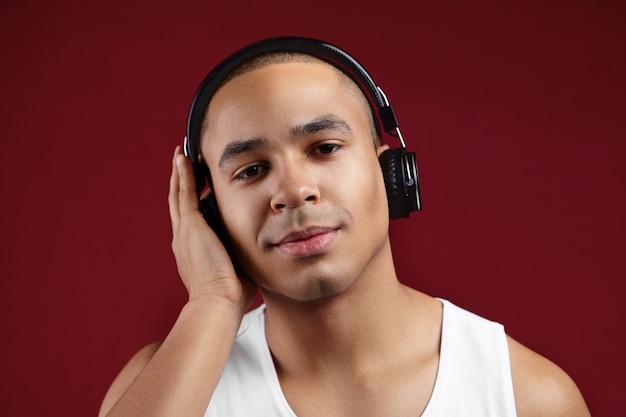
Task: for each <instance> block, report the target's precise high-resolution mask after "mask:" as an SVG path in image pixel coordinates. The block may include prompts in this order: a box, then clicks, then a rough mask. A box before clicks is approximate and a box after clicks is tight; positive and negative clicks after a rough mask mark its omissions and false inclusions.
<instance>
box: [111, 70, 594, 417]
mask: <svg viewBox="0 0 626 417" xmlns="http://www.w3.org/2000/svg"><path fill="white" fill-rule="evenodd" d="M207 117H208V123H207V129H206V132H205V134H204V137H203V141H202V151H203V156H204V158H205V161H206V163H207V164H208V165H209V168H210V169H211V173H212V177H213V182H214V186H215V194H216V198H217V201H218V205H219V206H220V207H221V208H228V209H227V210H222V217H223V222H224V225H225V228H226V230H227V233H228V234H229V237H230V239H231V241H232V248H231V250H232V253H233V254H234V256H235V257H236V259H237V260H238V263H239V265H240V267H241V270H238V271H237V272H236V271H235V269H234V268H233V266H232V264H231V262H230V258H229V255H228V253H227V252H226V250H225V249H224V247H223V246H222V244H221V242H220V241H219V239H218V238H217V237H216V236H215V234H214V233H213V232H212V230H211V229H210V228H209V227H208V226H207V225H206V223H205V222H204V220H203V218H202V216H201V214H200V213H199V212H198V210H197V196H196V195H195V191H194V190H195V186H194V179H193V174H192V170H191V165H190V163H189V161H188V160H187V159H186V158H184V157H183V155H182V154H181V151H180V148H177V149H176V151H175V154H174V159H173V166H172V177H171V181H170V196H169V203H170V214H171V219H172V229H173V242H172V247H173V250H174V254H175V257H176V261H177V264H178V270H179V273H180V276H181V278H182V280H183V282H184V284H185V286H186V288H187V290H188V292H189V301H188V302H187V304H186V305H185V306H184V307H183V310H182V311H181V314H180V316H179V319H178V321H177V322H176V324H175V325H174V327H173V328H172V330H171V332H170V334H169V335H168V336H167V338H166V339H165V340H164V342H163V343H162V344H153V345H150V346H148V347H146V348H145V349H144V350H142V351H141V352H139V353H138V354H137V355H136V356H135V357H134V358H133V359H132V360H131V361H130V362H129V364H128V365H127V366H126V367H125V368H124V369H123V370H122V372H121V373H120V375H119V376H118V378H117V379H116V381H115V382H114V383H113V385H112V387H111V389H110V391H109V393H108V394H107V396H106V397H105V400H104V402H103V405H102V409H101V413H100V415H102V416H104V415H110V416H117V415H124V416H128V415H178V416H180V415H184V416H188V415H189V416H191V415H199V416H201V415H203V413H204V411H205V409H206V407H207V405H208V401H209V399H210V396H211V393H212V392H213V390H214V389H215V386H216V385H217V383H218V381H219V378H220V375H221V372H222V370H223V367H224V364H225V362H226V360H227V358H228V353H229V351H230V348H231V346H232V344H233V341H234V337H235V334H236V331H237V328H238V326H239V323H240V322H241V319H242V317H243V314H244V313H245V311H246V310H247V309H248V307H249V306H250V304H251V302H252V300H253V296H254V293H255V290H256V288H257V286H258V288H259V289H260V291H261V293H262V295H263V298H264V301H265V303H266V306H267V308H266V335H267V340H268V343H269V346H270V350H271V352H272V355H273V358H274V361H275V366H276V369H277V373H278V376H279V380H280V384H281V388H282V389H283V392H284V394H285V397H286V398H287V400H288V402H289V404H290V406H291V407H292V409H293V410H294V411H295V413H296V414H297V415H301V416H318V415H319V416H328V415H333V416H354V415H360V416H386V415H389V416H392V415H393V416H418V415H421V413H422V412H423V410H424V409H425V407H426V405H427V404H428V400H429V398H430V395H431V393H432V390H433V386H434V383H435V378H436V374H437V366H438V362H439V341H440V336H441V317H442V307H441V303H440V302H439V301H437V300H435V299H433V298H431V297H430V296H427V295H425V294H423V293H421V292H419V291H416V290H414V289H412V288H409V287H406V286H405V285H403V284H401V283H400V282H399V280H398V279H397V276H396V273H395V269H394V264H393V258H392V253H391V248H390V242H389V236H388V213H387V207H386V195H385V189H384V184H383V181H382V175H381V173H380V168H379V166H378V163H377V158H378V155H380V153H381V152H382V151H383V150H384V149H386V147H385V146H376V145H374V144H373V143H374V142H373V140H372V137H371V129H370V127H369V121H368V115H367V114H366V112H364V111H363V106H362V102H361V101H360V100H359V99H358V98H356V97H355V96H354V94H353V93H352V92H350V91H348V89H347V88H346V86H345V83H344V84H342V82H341V81H340V80H339V77H338V76H337V74H336V72H335V71H334V70H332V69H330V68H329V67H328V66H326V65H323V64H318V63H311V62H309V63H302V62H300V63H293V62H292V63H282V64H273V65H269V66H266V67H264V68H260V69H255V70H253V71H251V72H249V73H246V74H244V75H241V76H240V77H238V78H235V79H234V80H232V81H230V82H229V83H227V84H226V85H225V86H224V87H223V88H222V89H221V90H220V91H218V93H216V95H215V96H214V98H213V101H212V102H211V105H210V107H209V110H208V114H207ZM320 120H322V121H324V123H325V126H326V127H323V128H319V129H318V128H313V129H312V128H311V126H313V125H314V124H315V123H318V126H319V122H320ZM324 123H323V124H324ZM242 141H243V142H246V143H247V144H249V145H254V146H247V147H246V146H244V147H237V146H234V145H233V144H237V143H239V144H240V143H242ZM338 178H340V179H341V181H338ZM371 311H376V314H375V315H372V314H371ZM320 341H323V343H321V342H320ZM509 346H510V356H511V369H512V375H513V386H514V391H515V398H516V407H517V411H518V415H519V416H551V417H554V416H568V417H572V416H573V417H577V416H581V417H582V416H589V412H588V410H587V407H586V405H585V403H584V400H583V398H582V396H581V395H580V392H579V391H578V389H577V388H576V386H575V384H574V383H573V382H572V380H571V379H570V378H569V377H568V376H567V375H566V374H565V373H564V372H563V371H562V370H560V369H559V368H558V367H557V366H556V365H554V364H553V363H552V362H550V361H548V360H547V359H545V358H543V357H541V356H540V355H538V354H536V353H534V352H532V351H530V350H529V349H527V348H525V347H523V346H522V345H521V344H519V343H517V342H515V341H514V340H512V339H510V338H509ZM207 352H210V354H207ZM372 357H376V358H377V360H376V361H372V360H371V358H372ZM381 398H384V399H385V401H381V400H380V399H381Z"/></svg>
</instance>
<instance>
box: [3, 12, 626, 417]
mask: <svg viewBox="0 0 626 417" xmlns="http://www.w3.org/2000/svg"><path fill="white" fill-rule="evenodd" d="M622 4H623V3H622V2H618V1H614V2H610V1H594V2H592V1H568V2H565V1H563V2H558V1H541V2H538V1H532V2H528V1H516V2H499V1H473V2H472V1H467V2H463V1H432V2H419V1H406V2H393V1H392V2H363V1H361V2H339V1H326V0H322V1H317V2H303V3H301V4H295V2H290V3H289V5H287V4H283V2H280V1H277V0H272V1H266V2H263V3H261V2H248V5H245V4H241V3H239V2H235V1H232V2H224V1H222V2H209V1H205V2H199V1H198V2H184V1H181V2H171V4H170V3H169V2H164V1H140V2H138V1H134V2H133V1H131V2H126V1H108V2H85V1H67V0H65V1H54V2H52V1H50V2H44V1H29V2H26V1H23V2H19V1H17V0H5V1H3V2H2V3H1V5H0V42H1V49H0V50H1V51H2V55H1V58H0V60H1V61H2V64H1V67H0V68H1V71H2V72H1V75H2V77H0V92H1V93H0V94H1V97H2V104H1V106H2V107H1V108H0V134H1V139H0V158H1V159H0V196H1V197H0V198H1V201H2V202H1V203H0V207H1V212H0V214H1V216H0V219H1V220H0V222H1V223H0V227H1V229H0V231H1V233H2V252H1V253H2V255H1V256H2V257H1V259H0V278H1V281H0V297H1V298H0V314H1V316H0V317H1V318H0V320H1V321H0V332H1V333H0V338H1V340H0V354H1V358H2V368H1V370H0V384H1V385H0V396H1V397H0V400H1V408H2V410H3V411H2V414H3V415H7V416H9V415H10V416H36V415H46V416H51V415H58V416H61V415H63V416H68V415H72V416H74V415H75V416H79V415H80V416H84V415H95V414H96V413H97V410H98V407H99V404H100V401H101V398H102V396H103V395H104V392H105V390H106V389H107V387H108V385H109V384H110V382H111V380H112V379H113V377H114V376H115V375H116V373H117V372H118V371H119V369H120V368H121V367H122V366H123V365H124V363H125V361H126V360H128V359H129V357H130V356H131V355H132V354H133V353H134V352H135V351H137V350H138V349H139V348H140V347H142V346H143V345H145V344H147V343H149V342H151V341H153V340H155V339H160V338H163V337H164V336H165V334H166V332H167V330H168V328H169V327H170V326H171V324H172V322H173V321H174V319H175V317H176V315H177V311H178V309H179V308H180V306H181V305H182V303H183V302H184V300H185V291H184V288H183V286H182V285H181V284H180V282H179V280H178V278H177V273H176V268H175V264H174V260H173V256H172V255H171V252H170V230H169V217H168V213H167V204H166V194H167V184H168V176H169V164H170V158H171V153H172V150H173V148H174V146H175V144H177V143H180V142H181V141H182V138H183V135H184V130H185V121H186V116H187V109H188V106H189V103H190V100H191V98H192V95H193V92H194V91H195V88H196V86H197V84H198V83H199V82H200V80H201V79H202V78H203V77H204V75H205V73H206V72H207V71H208V70H209V69H210V68H211V67H212V65H214V64H215V63H217V62H218V60H220V59H221V58H222V57H224V56H225V55H226V54H227V53H229V52H231V51H233V50H234V49H235V48H238V47H240V46H243V45H244V44H246V43H249V42H251V41H254V40H257V39H259V38H264V37H269V36H278V35H286V34H289V35H304V36H313V37H318V38H323V39H327V40H329V41H332V42H334V43H337V44H339V45H340V46H342V47H344V48H345V49H347V50H348V51H350V52H352V53H353V54H354V55H355V56H357V57H358V58H359V60H360V61H361V62H362V63H363V64H364V65H365V66H366V67H367V68H368V69H369V70H370V72H371V73H372V74H373V75H374V77H375V79H376V80H377V81H378V82H379V83H380V84H381V85H382V86H383V87H384V88H385V90H386V92H387V94H388V96H389V98H390V100H391V102H392V103H393V104H394V107H395V108H396V112H397V115H398V118H399V120H400V123H401V126H402V128H403V133H404V136H405V138H406V139H407V141H408V144H409V147H410V148H411V149H412V150H415V151H416V152H417V154H418V160H419V163H420V169H421V177H422V182H423V188H422V190H423V194H424V211H423V212H422V213H418V214H416V215H413V216H412V217H411V219H409V220H402V221H398V222H395V223H393V224H392V238H393V243H394V248H395V251H396V258H397V269H398V273H399V275H400V277H401V278H402V280H403V281H404V282H407V283H409V284H411V285H412V286H414V287H416V288H419V289H422V290H424V291H426V292H428V293H430V294H432V295H436V296H441V297H444V298H448V299H450V300H452V301H454V302H455V303H457V304H459V305H461V306H463V307H465V308H468V309H470V310H472V311H475V312H477V313H479V314H481V315H484V316H486V317H488V318H491V319H494V320H497V321H500V322H503V323H504V324H505V325H506V327H507V329H508V331H509V333H510V334H511V335H513V336H514V337H516V338H517V339H519V340H520V341H522V342H523V343H525V344H527V345H528V346H530V347H531V348H534V349H536V350H538V351H539V352H541V353H543V354H544V355H546V356H548V357H549V358H551V359H553V360H554V361H555V362H557V363H558V364H560V365H561V366H562V367H563V368H565V369H566V370H567V371H568V372H569V373H570V374H571V375H572V376H573V377H574V378H575V380H576V381H577V382H578V384H579V386H580V388H581V390H582V391H583V393H584V395H585V397H586V399H587V402H588V404H589V406H590V408H591V410H592V412H593V413H594V415H596V416H601V415H607V416H608V415H616V412H618V410H619V408H618V404H621V401H620V400H621V399H622V396H623V391H624V388H626V386H625V383H624V374H625V372H626V367H625V361H624V360H623V356H622V354H623V351H624V347H625V343H624V325H623V319H624V316H625V308H624V301H623V300H624V296H623V294H624V289H625V286H624V284H623V280H624V277H625V272H626V261H625V259H626V256H625V253H626V242H625V240H626V239H625V228H624V220H623V217H624V212H625V210H626V197H625V183H626V181H625V180H626V166H625V162H626V152H625V151H626V144H625V139H626V137H625V133H626V129H625V125H626V124H625V122H624V113H625V110H626V106H625V104H626V103H625V101H626V98H625V97H626V82H625V80H624V78H625V75H626V59H625V44H626V43H625V41H626V36H625V35H626V24H625V23H626V19H625V17H626V14H625V7H624V6H622Z"/></svg>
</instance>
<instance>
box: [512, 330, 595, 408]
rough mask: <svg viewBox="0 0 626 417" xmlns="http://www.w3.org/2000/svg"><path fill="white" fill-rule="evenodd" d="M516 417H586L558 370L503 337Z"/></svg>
mask: <svg viewBox="0 0 626 417" xmlns="http://www.w3.org/2000/svg"><path fill="white" fill-rule="evenodd" d="M507 340H508V344H509V352H510V358H511V375H512V379H513V390H514V393H515V406H516V408H517V415H518V416H519V417H542V416H546V417H547V416H550V417H559V416H563V417H588V416H590V413H589V410H588V409H587V405H586V404H585V400H584V399H583V397H582V394H581V393H580V391H579V390H578V387H577V386H576V384H575V383H574V381H573V380H572V379H571V378H570V377H569V375H567V374H566V373H565V372H564V371H563V370H562V369H561V368H559V367H558V366H557V365H555V364H554V363H553V362H551V361H550V360H548V359H546V358H545V357H543V356H541V355H539V354H537V353H535V352H533V351H532V350H530V349H528V348H527V347H525V346H523V345H522V344H521V343H519V342H517V341H516V340H514V339H513V338H511V337H510V336H507Z"/></svg>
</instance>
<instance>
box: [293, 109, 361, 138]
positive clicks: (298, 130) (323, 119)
mask: <svg viewBox="0 0 626 417" xmlns="http://www.w3.org/2000/svg"><path fill="white" fill-rule="evenodd" d="M324 130H330V131H337V132H343V133H349V132H352V129H350V126H349V125H348V123H346V122H345V121H344V120H342V119H340V118H339V117H337V116H334V115H332V114H326V115H324V116H320V117H316V118H315V119H313V120H311V121H310V122H308V123H305V124H303V125H298V126H295V127H294V128H293V129H291V136H292V137H293V138H294V139H300V138H303V137H305V136H307V135H312V134H314V133H317V132H321V131H324Z"/></svg>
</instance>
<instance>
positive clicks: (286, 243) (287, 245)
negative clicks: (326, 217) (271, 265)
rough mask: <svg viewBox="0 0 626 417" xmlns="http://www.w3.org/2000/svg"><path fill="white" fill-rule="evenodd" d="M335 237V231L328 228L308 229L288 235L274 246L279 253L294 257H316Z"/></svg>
mask: <svg viewBox="0 0 626 417" xmlns="http://www.w3.org/2000/svg"><path fill="white" fill-rule="evenodd" d="M336 236H337V229H335V228H330V227H310V228H307V229H305V230H301V231H296V232H292V233H289V234H288V235H286V236H285V237H284V238H282V239H281V240H280V241H279V242H278V243H277V244H276V245H275V246H276V248H278V250H280V251H281V252H283V253H285V254H287V255H290V256H295V257H305V256H313V255H318V254H320V253H321V252H323V251H324V250H325V249H326V248H327V247H328V246H329V245H330V244H331V243H332V241H333V240H334V239H335V237H336Z"/></svg>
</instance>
